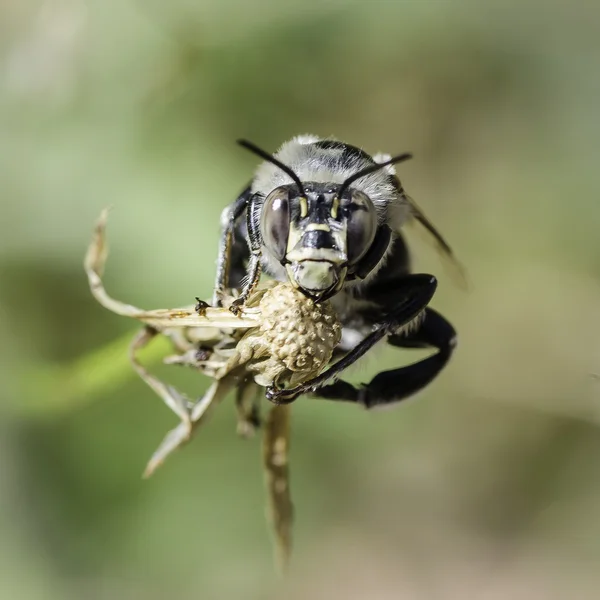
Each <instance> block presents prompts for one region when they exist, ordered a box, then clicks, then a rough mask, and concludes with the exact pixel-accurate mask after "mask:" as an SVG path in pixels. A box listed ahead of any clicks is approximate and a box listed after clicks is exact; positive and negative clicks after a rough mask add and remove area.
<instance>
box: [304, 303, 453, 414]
mask: <svg viewBox="0 0 600 600" xmlns="http://www.w3.org/2000/svg"><path fill="white" fill-rule="evenodd" d="M388 343H389V344H391V345H392V346H396V347H400V348H436V349H437V352H436V353H435V354H433V355H432V356H429V357H428V358H426V359H424V360H421V361H419V362H416V363H413V364H412V365H408V366H406V367H400V368H398V369H392V370H391V371H384V372H383V373H379V374H378V375H376V376H375V377H374V378H373V379H372V380H371V381H370V382H369V383H368V384H366V385H363V386H360V387H356V386H354V385H352V384H351V383H348V382H347V381H336V382H335V383H333V384H331V385H327V386H324V387H322V388H320V389H318V390H317V391H316V394H315V395H316V396H318V397H320V398H325V399H327V400H341V401H344V402H355V403H357V404H362V405H363V406H364V407H365V408H373V407H375V406H381V405H386V404H395V403H396V402H401V401H402V400H405V399H406V398H409V397H411V396H414V395H415V394H416V393H418V392H420V391H421V390H422V389H424V388H425V387H426V386H427V385H429V384H430V383H431V382H432V381H433V380H434V379H435V378H436V377H437V376H438V375H439V374H440V373H441V371H442V370H443V369H444V367H445V366H446V365H447V364H448V361H449V360H450V357H451V356H452V353H453V352H454V349H455V348H456V332H455V331H454V328H453V327H452V325H451V324H450V323H449V322H448V321H447V320H446V319H445V318H444V317H443V316H442V315H440V314H439V313H438V312H436V311H435V310H433V309H432V308H429V307H428V308H426V309H425V318H424V319H423V321H422V323H421V325H420V327H419V328H418V329H417V330H415V331H413V332H411V333H409V334H407V335H391V336H389V338H388Z"/></svg>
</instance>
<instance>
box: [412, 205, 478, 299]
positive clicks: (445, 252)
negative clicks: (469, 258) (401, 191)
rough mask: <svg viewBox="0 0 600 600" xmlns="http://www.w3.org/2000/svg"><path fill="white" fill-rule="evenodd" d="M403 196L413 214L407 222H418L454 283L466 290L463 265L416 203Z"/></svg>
mask: <svg viewBox="0 0 600 600" xmlns="http://www.w3.org/2000/svg"><path fill="white" fill-rule="evenodd" d="M404 197H405V198H406V200H407V202H408V204H409V206H410V211H411V214H412V216H413V220H412V221H410V222H409V223H411V224H412V223H419V224H420V225H421V226H422V230H424V231H425V232H426V234H427V235H426V237H427V241H428V242H429V243H432V244H433V247H434V249H435V251H436V252H437V253H438V255H439V256H440V258H441V260H442V263H443V264H444V267H445V268H446V270H447V271H448V273H449V274H450V276H451V277H452V279H453V280H454V282H455V284H456V285H457V286H458V287H460V288H461V289H463V290H467V289H468V288H469V282H468V278H467V272H466V269H465V267H464V266H463V265H462V263H461V262H460V261H459V260H458V259H457V258H456V256H455V255H454V252H453V251H452V248H451V247H450V245H449V244H448V242H447V241H446V240H445V239H444V237H443V236H442V234H441V233H440V232H439V231H438V230H437V229H436V228H435V227H434V225H433V223H432V222H431V221H430V220H429V219H428V218H427V217H426V216H425V214H424V213H423V211H422V210H421V209H420V208H419V207H418V206H417V203H416V202H415V201H414V200H413V199H412V198H411V197H410V196H408V195H406V194H405V196H404Z"/></svg>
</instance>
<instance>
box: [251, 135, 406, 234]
mask: <svg viewBox="0 0 600 600" xmlns="http://www.w3.org/2000/svg"><path fill="white" fill-rule="evenodd" d="M320 141H323V139H322V138H319V137H318V136H315V135H310V134H305V135H299V136H296V137H295V138H293V139H292V140H290V141H288V142H285V143H284V144H283V145H282V146H281V147H280V148H279V150H278V151H277V152H276V153H275V154H274V156H275V158H277V159H278V160H279V161H281V162H282V163H284V164H285V165H287V166H288V167H290V169H292V171H294V173H296V175H298V177H299V178H300V180H301V181H303V182H308V181H312V182H316V183H337V184H342V183H343V182H344V181H345V180H346V179H348V177H350V176H351V175H354V173H356V172H358V171H360V170H361V169H364V168H366V167H369V166H371V165H372V164H373V163H372V162H371V161H370V160H369V159H367V158H366V157H363V156H356V157H353V158H352V160H351V161H348V160H347V157H346V160H344V157H343V154H344V148H343V146H340V147H338V148H321V147H319V146H317V145H316V144H315V143H316V142H320ZM328 141H334V140H328ZM390 158H391V156H390V155H388V154H377V155H375V156H374V157H373V158H372V160H373V161H374V162H377V163H380V162H384V161H385V160H389V159H390ZM395 174H396V171H395V169H394V166H393V165H388V166H386V167H383V168H382V169H381V170H379V171H375V172H374V173H369V174H368V175H365V176H364V177H361V178H360V179H358V180H356V181H355V182H354V183H353V184H352V186H351V187H353V188H355V189H357V190H359V191H361V192H363V193H364V194H366V195H367V196H368V197H369V198H370V199H371V201H372V202H373V204H374V205H375V208H376V210H377V214H378V220H379V222H380V223H383V222H387V223H388V224H389V225H390V226H391V227H392V229H394V230H396V229H399V228H400V227H401V226H402V225H403V223H404V222H405V221H406V219H407V217H408V215H409V210H410V209H409V205H408V203H407V201H406V199H405V198H404V196H403V195H402V194H400V193H398V189H397V188H396V186H395V185H394V183H393V182H392V181H390V175H395ZM290 183H293V181H292V179H291V178H290V176H289V175H287V174H286V173H285V172H284V171H282V170H281V169H280V168H279V167H277V166H276V165H274V164H272V163H269V162H264V163H262V164H261V165H260V166H259V168H258V169H257V171H256V176H255V178H254V181H253V183H252V192H253V193H255V194H256V193H258V194H261V195H262V196H264V197H266V196H268V195H269V193H270V192H272V191H273V190H274V189H275V188H278V187H280V186H282V185H287V184H290Z"/></svg>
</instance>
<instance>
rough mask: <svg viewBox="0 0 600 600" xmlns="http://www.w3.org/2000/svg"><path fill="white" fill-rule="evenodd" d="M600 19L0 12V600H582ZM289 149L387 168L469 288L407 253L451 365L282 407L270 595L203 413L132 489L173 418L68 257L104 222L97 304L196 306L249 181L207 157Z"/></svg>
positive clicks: (225, 11)
mask: <svg viewBox="0 0 600 600" xmlns="http://www.w3.org/2000/svg"><path fill="white" fill-rule="evenodd" d="M599 24H600V5H598V4H594V3H592V2H587V3H584V2H579V3H567V2H550V3H548V2H543V1H542V0H532V1H530V2H516V1H500V0H497V1H496V0H492V1H490V2H487V3H479V4H477V3H474V2H468V1H467V0H458V1H455V2H441V1H436V2H433V1H429V2H416V1H413V2H408V1H397V2H393V1H388V2H377V1H374V2H358V1H356V2H354V1H341V0H340V1H336V0H329V1H326V2H323V1H322V0H291V1H290V2H287V3H279V2H275V1H274V0H257V1H255V2H242V1H241V0H196V1H194V2H192V1H189V0H173V1H172V2H169V3H164V2H159V1H158V0H149V1H144V0H137V1H136V0H130V1H125V2H116V1H115V0H88V1H84V0H48V1H44V2H42V1H34V0H3V1H2V2H0V181H1V182H2V192H1V195H0V198H1V200H0V202H1V205H0V206H1V213H0V339H1V340H2V343H1V345H0V352H1V357H0V358H1V364H2V381H3V385H2V392H1V403H0V410H1V413H0V415H1V420H0V598H2V599H4V598H7V599H9V598H10V599H18V600H21V599H44V600H54V599H60V600H63V599H71V598H91V599H104V598H119V599H124V600H128V599H134V598H135V599H138V598H144V599H149V600H150V599H163V598H167V597H177V598H205V599H210V598H218V599H225V598H244V599H245V600H249V599H259V598H267V599H271V598H292V599H295V598H297V599H300V598H302V599H303V598H315V599H319V598H327V599H328V600H329V599H337V598H344V599H348V600H352V599H363V598H373V599H385V600H387V599H392V598H394V599H395V598H410V599H413V598H414V599H431V598H444V599H445V598H457V599H459V598H460V599H463V598H478V599H479V598H485V599H496V598H511V599H520V598H523V599H528V600H530V599H537V598H540V599H548V598H549V599H555V598H556V599H563V598H578V599H581V598H597V597H598V595H597V594H598V592H597V590H598V586H600V572H599V569H598V566H599V564H600V468H599V464H600V460H599V459H600V429H599V426H600V404H599V403H600V381H599V380H598V379H597V378H595V377H594V375H595V374H596V375H598V374H600V240H599V239H598V231H599V227H600V204H599V202H598V200H599V192H600V172H599V170H598V166H597V165H598V163H599V159H600V142H599V139H600V112H599V106H600V83H599V79H598V71H599V68H600V41H599V40H600V25H599ZM307 132H310V133H316V134H319V135H323V136H328V135H334V136H335V137H337V138H338V139H341V140H344V141H348V142H349V143H352V144H355V145H360V146H362V147H364V148H365V149H366V150H367V151H370V152H373V153H374V152H377V151H385V152H390V153H400V152H404V151H409V150H410V151H412V152H414V154H415V160H413V161H411V162H410V163H407V164H406V165H402V166H401V168H400V173H401V178H402V181H403V183H404V184H405V187H406V189H407V190H408V191H409V193H410V194H411V195H412V196H413V197H414V198H415V199H416V201H417V202H418V203H419V204H420V205H421V207H422V208H423V209H424V210H425V212H426V213H427V214H428V216H429V217H430V218H431V220H432V221H433V222H434V223H435V224H436V225H437V226H438V227H439V228H440V229H441V230H442V231H443V232H444V234H445V235H446V237H447V238H448V239H449V240H450V242H451V243H452V245H453V246H454V248H455V251H456V253H457V254H458V256H459V257H460V258H461V260H462V261H463V263H464V264H465V265H466V267H467V269H468V272H469V277H470V281H471V289H470V290H469V291H468V292H466V293H465V292H462V291H460V290H459V289H457V288H456V287H454V286H453V283H452V280H451V278H450V277H448V276H447V275H446V274H445V272H444V270H443V268H442V265H441V264H440V262H439V260H438V258H437V257H436V255H435V253H433V252H432V251H431V250H430V249H429V248H428V247H427V246H426V245H423V244H422V242H421V240H420V239H419V238H418V237H417V238H411V240H412V241H413V243H414V246H413V247H414V251H415V254H416V268H417V269H419V270H422V271H427V272H432V273H434V274H436V275H438V276H439V279H440V287H439V292H438V294H437V295H436V297H435V299H434V302H433V305H434V306H435V307H436V308H438V309H439V310H441V311H442V312H443V313H444V314H445V315H447V316H448V317H449V318H450V320H451V321H452V322H453V323H454V324H455V326H456V327H457V329H458V331H459V348H458V351H457V353H456V355H455V359H454V360H453V362H452V363H451V365H450V367H449V368H448V369H447V370H446V371H445V372H444V374H443V375H442V376H441V377H440V378H439V379H438V380H437V381H436V382H435V383H434V384H433V385H431V386H430V387H429V388H428V389H427V390H426V391H425V392H424V393H422V394H421V395H420V397H419V399H418V400H416V401H413V402H408V403H406V404H404V405H400V406H398V407H396V408H395V409H393V410H387V411H382V412H373V413H367V412H365V411H362V410H360V409H358V408H357V407H353V406H349V405H342V404H335V403H331V404H330V403H327V402H318V401H316V400H314V401H312V400H308V399H304V400H300V401H298V402H297V403H296V404H295V406H294V410H293V415H292V416H293V428H294V431H293V440H292V465H291V466H292V492H293V495H294V500H295V505H296V515H297V518H296V525H295V557H294V564H293V569H292V573H291V575H290V578H289V580H288V581H287V582H283V583H282V582H280V581H278V580H277V578H276V577H275V576H274V570H273V564H272V552H271V546H270V539H269V533H268V531H267V528H266V525H265V522H264V505H263V488H262V473H261V467H260V443H259V439H254V440H251V441H244V440H241V439H238V438H237V437H236V435H235V423H234V421H235V419H234V410H233V406H232V403H231V402H229V403H226V404H224V405H222V406H221V407H220V409H219V410H218V411H217V413H216V414H215V417H214V418H213V419H212V421H211V422H210V424H209V425H208V426H207V427H206V428H205V429H203V430H202V431H201V432H200V433H199V435H198V436H197V437H196V439H195V440H194V441H193V443H192V444H190V445H189V446H187V447H186V448H185V449H184V450H182V451H181V452H179V453H177V454H176V455H175V456H174V457H172V458H171V459H170V460H169V461H168V462H167V464H166V465H165V466H164V467H163V468H161V469H160V470H159V471H158V472H157V474H156V475H155V476H154V478H152V479H151V480H148V481H142V479H141V472H142V470H143V468H144V465H145V462H146V460H147V459H148V458H149V456H150V454H151V452H152V451H153V450H154V449H155V447H156V445H157V444H158V443H159V441H160V440H161V439H162V436H163V435H164V433H165V432H166V431H167V430H168V429H170V428H171V427H173V426H174V425H175V422H176V421H175V417H174V416H173V415H172V414H171V413H170V412H169V411H168V410H167V409H166V408H165V407H164V406H163V404H162V403H161V401H160V399H158V398H157V397H156V396H155V395H154V394H153V392H152V391H151V390H150V389H148V388H147V387H145V386H144V384H143V383H142V382H141V381H140V380H138V379H137V378H136V377H134V375H133V372H132V371H131V370H130V369H129V367H128V365H127V362H126V356H125V352H126V345H127V341H128V339H129V337H130V336H131V335H132V334H133V333H134V331H135V329H136V326H135V324H134V323H132V322H130V321H128V320H126V319H123V318H120V317H117V316H115V315H113V314H111V313H109V312H107V311H106V310H104V309H102V308H101V307H100V306H99V305H98V304H97V303H96V302H95V301H94V300H93V299H92V298H91V295H90V293H89V292H88V288H87V283H86V280H85V277H84V274H83V270H82V260H83V255H84V252H85V248H86V245H87V243H88V241H89V239H90V234H91V229H92V226H93V223H94V220H95V219H96V217H97V216H98V214H99V212H100V210H101V209H102V208H103V207H104V206H106V205H113V207H114V210H113V211H112V213H111V218H110V222H109V231H108V234H109V242H110V244H111V257H110V259H109V262H108V266H107V275H106V278H105V281H106V284H107V286H108V289H109V291H110V292H111V293H112V294H113V295H114V296H115V297H117V298H119V299H123V300H126V301H129V302H132V303H134V304H137V305H139V306H143V307H147V308H159V307H168V306H178V305H184V304H189V303H190V302H192V301H193V297H194V296H195V295H202V296H205V297H206V296H208V295H209V294H210V291H211V285H212V279H213V273H214V267H215V265H214V261H215V258H216V247H217V236H218V225H217V224H218V216H219V214H220V211H221V210H222V208H223V207H224V206H225V205H226V204H227V203H229V202H230V201H232V200H233V199H234V198H235V196H236V194H237V193H238V192H239V191H240V190H241V189H242V187H243V186H244V185H245V183H246V182H247V181H248V179H249V178H250V176H251V174H252V170H253V169H254V168H255V166H256V160H255V158H253V157H252V156H251V155H250V154H248V153H246V152H244V151H243V150H241V149H239V148H238V147H236V145H235V144H234V141H235V139H236V138H238V137H247V138H249V139H251V140H253V141H255V142H256V143H257V144H259V145H261V146H263V147H266V148H267V149H271V150H275V149H276V148H277V147H278V146H279V145H280V144H281V143H282V142H283V141H285V140H286V139H288V138H290V137H292V136H293V135H297V134H299V133H307ZM417 356H418V353H415V352H414V351H413V352H409V351H406V352H403V351H399V350H389V351H388V350H387V349H384V348H382V349H379V350H377V351H376V352H374V353H373V355H372V356H370V357H368V358H367V359H366V360H365V362H364V363H363V365H362V366H361V367H360V368H358V369H357V370H356V371H355V372H354V373H353V379H354V380H355V381H365V380H367V379H368V378H369V377H370V376H371V375H372V374H373V373H374V372H375V369H376V367H378V366H380V365H381V364H382V362H385V365H386V366H392V365H396V364H400V363H406V362H409V361H412V360H415V358H416V357H417ZM156 371H157V372H158V373H160V374H162V375H164V376H165V377H168V378H170V380H171V381H174V382H176V383H178V384H180V385H182V386H184V387H186V389H188V390H189V391H190V392H192V393H193V394H200V393H201V392H202V390H203V389H204V388H205V386H206V384H207V381H206V380H205V379H204V378H202V377H201V376H199V375H194V374H192V373H185V372H183V371H180V370H178V369H176V368H175V367H161V366H158V365H157V367H156Z"/></svg>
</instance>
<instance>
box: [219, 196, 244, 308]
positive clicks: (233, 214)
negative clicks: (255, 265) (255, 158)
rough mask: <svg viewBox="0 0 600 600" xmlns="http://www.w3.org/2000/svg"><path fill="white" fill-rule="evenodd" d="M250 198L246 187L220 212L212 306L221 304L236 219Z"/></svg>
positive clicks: (228, 284) (229, 265)
mask: <svg viewBox="0 0 600 600" xmlns="http://www.w3.org/2000/svg"><path fill="white" fill-rule="evenodd" d="M249 199H250V187H247V188H246V189H245V190H244V191H243V192H242V193H241V194H240V196H239V197H238V199H237V200H236V201H235V202H233V203H232V204H230V205H229V206H228V207H227V208H226V209H225V210H224V211H223V213H222V214H221V239H220V241H219V257H218V259H217V276H216V279H215V289H214V291H213V306H221V302H222V300H221V298H222V295H223V291H224V290H225V288H226V287H232V286H231V285H230V270H231V267H232V264H231V262H232V246H233V245H234V242H235V240H234V231H235V228H236V226H237V224H238V220H239V219H240V217H241V216H242V215H243V214H244V211H245V210H246V207H247V205H248V201H249Z"/></svg>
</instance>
